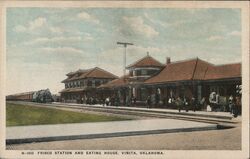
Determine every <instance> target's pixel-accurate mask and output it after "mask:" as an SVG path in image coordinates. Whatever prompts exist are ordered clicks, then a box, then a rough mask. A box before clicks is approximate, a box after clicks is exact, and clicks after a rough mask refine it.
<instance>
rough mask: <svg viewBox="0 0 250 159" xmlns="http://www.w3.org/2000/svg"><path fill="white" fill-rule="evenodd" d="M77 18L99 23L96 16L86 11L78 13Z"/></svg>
mask: <svg viewBox="0 0 250 159" xmlns="http://www.w3.org/2000/svg"><path fill="white" fill-rule="evenodd" d="M77 18H79V19H81V20H84V21H88V22H91V23H94V24H99V23H100V21H99V20H98V19H97V18H96V17H94V16H92V15H90V14H88V13H87V12H81V13H78V14H77Z"/></svg>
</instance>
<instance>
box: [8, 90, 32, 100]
mask: <svg viewBox="0 0 250 159" xmlns="http://www.w3.org/2000/svg"><path fill="white" fill-rule="evenodd" d="M34 93H35V91H32V92H24V93H18V94H12V95H8V96H6V100H15V101H17V100H19V101H32V98H33V94H34Z"/></svg>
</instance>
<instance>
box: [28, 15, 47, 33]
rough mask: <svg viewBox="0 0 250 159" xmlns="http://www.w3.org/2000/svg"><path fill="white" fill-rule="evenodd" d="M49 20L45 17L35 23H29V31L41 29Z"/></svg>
mask: <svg viewBox="0 0 250 159" xmlns="http://www.w3.org/2000/svg"><path fill="white" fill-rule="evenodd" d="M46 22H47V20H46V18H43V17H39V18H37V19H35V20H34V21H31V22H30V23H29V29H31V30H34V29H36V28H40V27H42V26H43V25H44V24H46Z"/></svg>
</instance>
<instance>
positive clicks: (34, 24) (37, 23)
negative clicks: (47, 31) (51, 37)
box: [14, 17, 47, 32]
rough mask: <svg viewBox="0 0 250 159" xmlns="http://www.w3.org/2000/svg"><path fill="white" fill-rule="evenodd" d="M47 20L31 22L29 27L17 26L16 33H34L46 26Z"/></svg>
mask: <svg viewBox="0 0 250 159" xmlns="http://www.w3.org/2000/svg"><path fill="white" fill-rule="evenodd" d="M46 23H47V19H46V18H44V17H38V18H36V19H34V20H33V21H30V22H29V23H28V25H27V26H23V25H17V26H16V27H14V31H16V32H26V31H33V30H35V29H37V28H41V27H42V26H44V25H46Z"/></svg>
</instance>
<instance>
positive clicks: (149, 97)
mask: <svg viewBox="0 0 250 159" xmlns="http://www.w3.org/2000/svg"><path fill="white" fill-rule="evenodd" d="M150 105H151V96H150V95H149V96H148V97H147V106H148V109H149V108H150Z"/></svg>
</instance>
